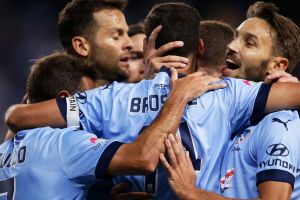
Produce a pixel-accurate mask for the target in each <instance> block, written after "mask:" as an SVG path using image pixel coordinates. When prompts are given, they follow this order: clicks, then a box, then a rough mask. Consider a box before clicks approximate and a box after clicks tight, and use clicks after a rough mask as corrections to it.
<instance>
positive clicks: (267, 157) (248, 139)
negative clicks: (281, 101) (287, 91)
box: [220, 111, 300, 199]
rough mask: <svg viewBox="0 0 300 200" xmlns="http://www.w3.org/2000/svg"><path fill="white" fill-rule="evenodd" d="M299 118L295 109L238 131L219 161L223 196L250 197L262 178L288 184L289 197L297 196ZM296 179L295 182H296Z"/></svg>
mask: <svg viewBox="0 0 300 200" xmlns="http://www.w3.org/2000/svg"><path fill="white" fill-rule="evenodd" d="M299 127H300V120H299V116H298V113H297V112H292V111H280V112H276V113H271V114H269V115H267V116H266V117H265V118H264V119H263V120H262V121H261V122H260V123H259V124H258V125H257V126H251V127H249V128H247V129H246V130H245V131H243V132H242V134H238V135H237V136H236V137H235V138H234V140H233V141H232V143H231V144H230V145H229V147H228V149H227V151H226V155H225V156H224V160H223V163H222V170H221V179H220V186H221V192H222V195H224V196H225V197H234V198H243V199H248V198H249V199H250V198H251V199H252V198H257V197H258V196H259V191H258V189H257V186H258V185H259V184H260V183H263V182H265V181H278V182H286V183H289V184H291V186H292V187H293V188H294V191H293V193H292V199H297V198H296V197H298V199H299V195H300V193H299V190H300V188H299V187H300V186H299V182H300V180H297V178H296V177H298V175H299V173H298V172H297V171H298V169H299V166H300V157H299V152H300V129H299ZM295 179H296V183H295Z"/></svg>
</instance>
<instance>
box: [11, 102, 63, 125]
mask: <svg viewBox="0 0 300 200" xmlns="http://www.w3.org/2000/svg"><path fill="white" fill-rule="evenodd" d="M5 123H6V124H7V126H8V127H9V128H10V129H11V130H12V131H18V130H21V129H29V128H34V127H42V126H47V125H48V126H51V127H58V128H62V127H66V126H67V123H66V121H65V119H64V118H63V117H62V115H61V113H60V110H59V107H58V104H57V102H56V99H52V100H48V101H44V102H41V103H35V104H17V105H13V106H11V107H10V108H9V109H8V111H7V112H6V114H5Z"/></svg>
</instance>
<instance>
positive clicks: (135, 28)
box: [128, 22, 145, 37]
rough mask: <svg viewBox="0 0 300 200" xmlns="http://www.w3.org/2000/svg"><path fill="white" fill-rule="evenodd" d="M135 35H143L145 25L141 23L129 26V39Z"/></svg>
mask: <svg viewBox="0 0 300 200" xmlns="http://www.w3.org/2000/svg"><path fill="white" fill-rule="evenodd" d="M136 34H145V25H144V24H143V23H142V22H139V23H137V24H130V25H129V30H128V36H129V37H131V36H134V35H136Z"/></svg>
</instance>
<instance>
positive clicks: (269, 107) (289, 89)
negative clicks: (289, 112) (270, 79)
mask: <svg viewBox="0 0 300 200" xmlns="http://www.w3.org/2000/svg"><path fill="white" fill-rule="evenodd" d="M299 107H300V83H274V84H273V85H272V87H271V89H270V92H269V96H268V99H267V103H266V107H265V111H266V112H267V113H269V112H274V111H278V110H282V109H293V108H299Z"/></svg>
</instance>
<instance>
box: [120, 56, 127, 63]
mask: <svg viewBox="0 0 300 200" xmlns="http://www.w3.org/2000/svg"><path fill="white" fill-rule="evenodd" d="M128 60H129V56H126V57H123V58H121V59H120V61H121V62H128Z"/></svg>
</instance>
